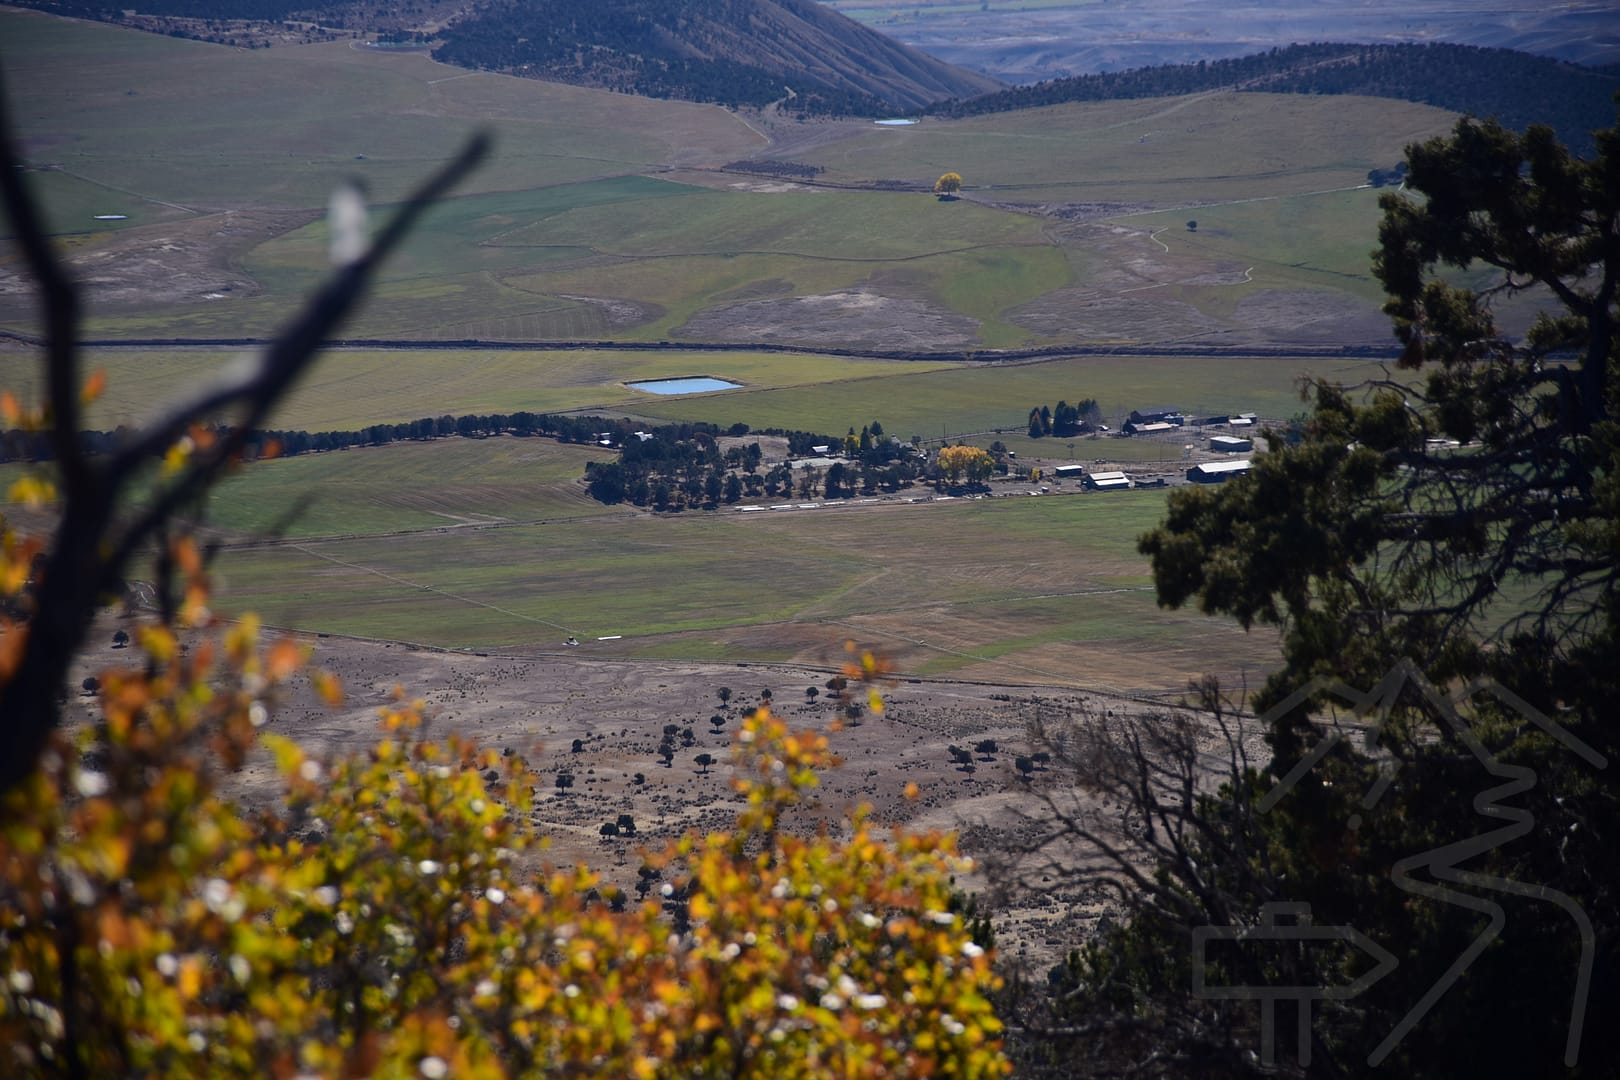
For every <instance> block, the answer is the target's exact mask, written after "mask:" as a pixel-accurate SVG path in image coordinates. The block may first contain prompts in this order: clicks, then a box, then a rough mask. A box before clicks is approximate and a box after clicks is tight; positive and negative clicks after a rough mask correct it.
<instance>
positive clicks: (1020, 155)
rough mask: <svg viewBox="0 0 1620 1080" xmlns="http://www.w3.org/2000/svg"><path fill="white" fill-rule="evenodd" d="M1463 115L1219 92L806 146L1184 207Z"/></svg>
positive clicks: (812, 156) (1042, 193) (933, 170)
mask: <svg viewBox="0 0 1620 1080" xmlns="http://www.w3.org/2000/svg"><path fill="white" fill-rule="evenodd" d="M1454 122H1455V116H1454V114H1452V113H1449V112H1446V111H1445V110H1443V109H1436V108H1432V107H1430V106H1426V105H1414V104H1411V103H1408V102H1399V101H1390V100H1386V99H1383V98H1359V97H1331V98H1329V97H1312V96H1308V95H1296V94H1234V93H1225V92H1217V93H1205V94H1194V95H1190V96H1187V97H1180V98H1150V99H1142V100H1136V101H1111V102H1096V103H1091V102H1087V103H1073V104H1065V105H1053V106H1048V107H1046V108H1041V109H1027V110H1024V111H1021V112H1013V113H996V114H993V115H989V116H978V117H969V118H967V119H962V120H924V121H923V122H922V123H920V124H917V125H915V126H912V127H897V128H879V127H869V128H868V129H866V130H863V131H862V132H861V133H860V134H859V135H858V136H857V137H855V138H851V139H846V140H842V141H839V142H836V143H831V144H829V145H826V146H824V147H818V148H816V149H810V150H806V151H804V152H803V153H802V155H801V156H802V158H803V160H805V161H806V162H808V163H810V164H814V165H820V166H822V167H823V168H825V169H826V170H827V172H826V174H825V176H826V178H827V179H831V180H838V181H844V182H849V181H856V180H873V179H895V180H909V181H913V182H918V183H921V182H925V181H926V182H928V183H932V182H933V181H934V179H935V178H936V177H938V176H939V175H940V174H941V173H943V172H945V171H947V170H950V171H955V172H958V173H960V174H961V175H962V180H963V183H964V185H965V186H966V189H967V190H968V192H969V193H970V194H973V195H974V196H976V197H977V196H979V195H981V194H982V195H983V196H984V197H988V198H997V199H1008V200H1018V201H1026V202H1044V201H1050V200H1066V201H1076V202H1078V201H1096V202H1116V203H1134V204H1141V203H1152V202H1157V203H1160V204H1165V203H1171V204H1186V203H1198V202H1209V201H1223V200H1227V199H1241V198H1254V197H1256V196H1267V195H1297V194H1301V193H1304V192H1309V191H1320V190H1324V189H1329V188H1340V187H1352V186H1355V185H1357V184H1362V183H1365V182H1366V178H1367V171H1368V170H1369V169H1371V168H1374V167H1375V166H1376V167H1382V168H1388V167H1389V166H1392V165H1393V164H1394V163H1395V162H1396V161H1398V160H1400V158H1401V156H1402V155H1403V152H1404V149H1405V146H1406V144H1407V143H1410V142H1413V141H1416V140H1419V139H1422V138H1427V137H1429V136H1431V135H1439V134H1444V133H1445V132H1446V131H1448V130H1449V129H1450V127H1451V125H1452V123H1454Z"/></svg>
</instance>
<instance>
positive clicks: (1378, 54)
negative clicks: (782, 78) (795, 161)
mask: <svg viewBox="0 0 1620 1080" xmlns="http://www.w3.org/2000/svg"><path fill="white" fill-rule="evenodd" d="M1220 89H1231V90H1240V91H1255V92H1264V93H1272V94H1364V95H1366V96H1368V97H1386V98H1396V99H1398V100H1401V101H1416V102H1420V103H1422V104H1425V105H1434V106H1437V107H1439V108H1442V109H1450V110H1452V111H1453V112H1460V113H1468V114H1469V115H1471V116H1477V117H1481V118H1483V117H1489V116H1494V117H1496V119H1497V120H1499V121H1501V123H1502V124H1503V125H1504V126H1506V127H1510V128H1513V129H1515V130H1518V131H1522V130H1523V129H1524V128H1525V127H1527V126H1528V125H1530V124H1547V125H1548V126H1550V127H1552V128H1553V129H1554V130H1555V131H1557V132H1558V135H1559V138H1560V139H1562V140H1563V141H1564V143H1565V144H1566V145H1568V146H1569V147H1570V148H1571V149H1572V150H1574V151H1576V152H1577V153H1580V154H1590V153H1591V152H1592V150H1593V149H1594V147H1593V144H1592V138H1591V132H1592V131H1594V130H1596V129H1598V128H1605V127H1609V126H1612V125H1613V123H1614V120H1615V104H1614V94H1615V92H1616V91H1620V72H1617V71H1616V68H1615V65H1606V66H1605V67H1602V68H1589V67H1581V66H1580V65H1578V64H1568V63H1564V62H1563V61H1559V60H1551V59H1548V58H1546V57H1541V56H1531V55H1530V54H1528V53H1521V52H1514V51H1512V50H1510V49H1483V48H1478V47H1475V46H1472V45H1443V44H1432V45H1291V46H1289V47H1288V48H1286V49H1272V50H1270V51H1269V52H1264V53H1259V54H1257V55H1254V56H1247V57H1243V58H1241V59H1237V60H1214V61H1210V62H1208V63H1204V62H1202V61H1201V62H1199V63H1196V64H1176V65H1169V66H1165V67H1151V68H1138V69H1136V70H1134V71H1120V72H1110V73H1107V74H1103V75H1079V76H1075V77H1074V78H1069V79H1053V80H1051V81H1049V82H1042V83H1036V84H1035V85H1033V86H1021V87H1017V88H1015V89H1011V90H1002V91H999V92H997V93H994V94H988V95H985V96H983V97H977V98H971V99H968V100H963V101H950V102H943V103H940V104H936V105H932V106H929V107H928V108H927V109H925V110H924V111H925V112H926V113H928V114H930V115H935V116H978V115H981V114H984V113H996V112H1009V111H1012V110H1014V109H1030V108H1036V107H1038V106H1042V105H1056V104H1059V103H1061V102H1066V101H1115V100H1123V99H1128V98H1145V97H1165V96H1169V95H1172V94H1193V93H1198V92H1200V91H1204V90H1220Z"/></svg>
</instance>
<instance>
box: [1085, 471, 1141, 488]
mask: <svg viewBox="0 0 1620 1080" xmlns="http://www.w3.org/2000/svg"><path fill="white" fill-rule="evenodd" d="M1130 486H1131V478H1130V477H1129V476H1126V475H1125V474H1124V473H1122V472H1098V473H1092V474H1091V475H1090V476H1088V477H1086V488H1087V489H1088V490H1090V491H1123V490H1125V489H1126V488H1129V487H1130Z"/></svg>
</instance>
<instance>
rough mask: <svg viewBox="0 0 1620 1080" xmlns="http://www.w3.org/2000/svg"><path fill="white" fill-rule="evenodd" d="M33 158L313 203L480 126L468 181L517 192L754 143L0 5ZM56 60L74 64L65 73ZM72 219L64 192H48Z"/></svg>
mask: <svg viewBox="0 0 1620 1080" xmlns="http://www.w3.org/2000/svg"><path fill="white" fill-rule="evenodd" d="M0 58H3V59H4V62H5V76H6V81H7V87H8V91H9V95H10V97H11V100H12V109H13V112H14V114H15V115H16V117H17V123H18V126H19V128H20V134H21V136H22V139H23V146H24V149H25V153H26V154H27V155H28V158H29V160H30V161H34V162H50V163H52V164H54V165H57V166H59V167H60V168H62V169H64V170H67V171H69V172H71V173H73V174H76V175H79V176H81V177H83V178H85V179H87V180H89V181H91V182H94V183H99V184H104V185H107V186H109V187H113V188H118V189H124V190H127V191H129V192H130V193H132V194H134V195H137V196H140V197H144V198H146V199H148V200H152V201H154V202H156V201H167V202H173V203H179V204H182V205H185V206H188V207H191V208H193V209H196V210H199V211H206V210H210V209H221V208H227V207H232V206H238V207H239V206H292V207H319V206H323V205H325V202H326V198H327V195H328V193H329V192H330V191H331V189H332V185H333V184H334V183H335V182H336V181H338V180H339V179H342V178H344V177H348V176H358V177H359V178H360V179H361V180H363V182H364V183H365V184H366V185H367V187H368V189H369V191H370V194H371V197H372V198H374V199H376V200H378V201H379V202H387V201H391V200H396V199H398V198H400V197H401V196H403V195H404V194H405V193H406V192H407V191H408V190H409V189H410V187H411V186H412V185H413V184H414V183H415V182H416V181H417V180H418V179H419V178H420V177H421V176H423V175H424V174H425V173H426V172H427V171H428V170H429V169H431V168H432V167H433V165H434V164H435V163H437V162H439V161H442V160H443V159H444V158H446V157H447V156H448V155H449V154H450V153H451V152H452V151H453V150H454V148H455V147H456V146H458V145H459V144H460V143H461V142H462V141H463V140H464V139H465V138H466V136H467V134H468V133H469V132H470V131H471V130H472V129H473V128H475V127H488V128H489V129H490V130H492V131H493V133H494V135H495V137H496V140H497V147H498V152H497V153H496V155H495V157H494V159H493V160H492V161H491V162H490V163H489V164H488V165H486V166H485V167H484V168H483V169H481V170H480V171H479V172H478V173H477V174H476V175H475V176H474V177H473V178H472V179H471V180H470V181H469V182H468V184H467V186H466V188H465V189H464V190H468V191H511V190H522V189H527V188H534V187H541V186H549V185H552V184H558V183H567V182H572V181H578V180H583V179H588V178H592V177H600V176H617V175H626V174H633V173H638V172H642V171H644V170H646V169H649V168H654V167H659V166H662V165H665V164H666V163H668V162H670V161H672V160H675V161H694V162H702V161H707V160H711V159H712V158H714V157H719V158H720V160H728V159H729V157H736V156H741V155H743V154H746V153H749V152H751V151H752V150H754V149H756V148H758V147H759V146H760V145H761V140H760V138H759V136H757V135H756V134H754V133H753V132H751V131H750V130H749V129H748V128H747V126H746V125H744V124H742V123H740V122H739V121H738V120H737V119H736V118H735V117H733V116H731V115H729V114H727V113H726V112H725V111H724V110H721V109H717V108H713V107H711V106H702V105H689V104H685V103H681V102H655V101H651V100H648V99H641V98H634V97H629V96H625V95H619V94H604V93H599V92H594V91H588V90H581V89H577V88H574V87H568V86H562V85H558V84H555V83H543V82H537V81H530V80H523V79H512V78H506V77H503V76H498V75H488V74H477V73H471V72H467V71H465V70H462V69H458V68H450V67H445V66H444V65H441V64H435V63H434V62H433V61H432V60H430V59H428V58H427V57H426V56H423V55H421V54H414V53H386V52H380V51H376V50H358V49H353V48H350V46H349V43H348V42H331V43H327V44H322V45H307V46H296V47H290V48H273V49H264V50H258V51H247V52H244V51H242V50H239V49H231V48H226V47H224V46H218V45H209V44H205V43H202V42H195V41H185V40H180V39H175V38H167V37H162V36H158V35H153V34H144V33H137V32H133V31H126V30H120V29H118V28H115V27H111V26H106V25H99V24H88V23H77V22H68V21H64V20H59V19H53V18H48V17H45V16H42V15H37V14H32V13H24V12H17V11H4V12H0ZM65 72H71V73H72V79H71V80H70V81H65V80H64V78H63V75H64V73H65ZM53 209H55V210H57V212H58V219H57V224H58V227H61V228H70V227H71V226H73V225H74V224H76V223H75V222H73V221H71V220H66V218H67V211H68V209H69V208H66V207H53Z"/></svg>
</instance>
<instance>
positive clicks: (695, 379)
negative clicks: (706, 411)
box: [624, 375, 742, 395]
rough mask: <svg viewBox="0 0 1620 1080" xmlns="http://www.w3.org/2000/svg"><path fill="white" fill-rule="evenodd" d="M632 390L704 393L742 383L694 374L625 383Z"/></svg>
mask: <svg viewBox="0 0 1620 1080" xmlns="http://www.w3.org/2000/svg"><path fill="white" fill-rule="evenodd" d="M624 385H626V386H628V387H629V388H630V389H632V390H645V391H647V393H649V394H666V395H668V394H703V393H707V392H708V391H710V390H735V389H736V388H737V387H739V386H741V385H742V383H734V382H728V381H726V380H725V379H711V378H709V377H708V376H707V375H693V376H689V377H687V378H684V379H647V380H646V381H644V382H632V383H625V384H624Z"/></svg>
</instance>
